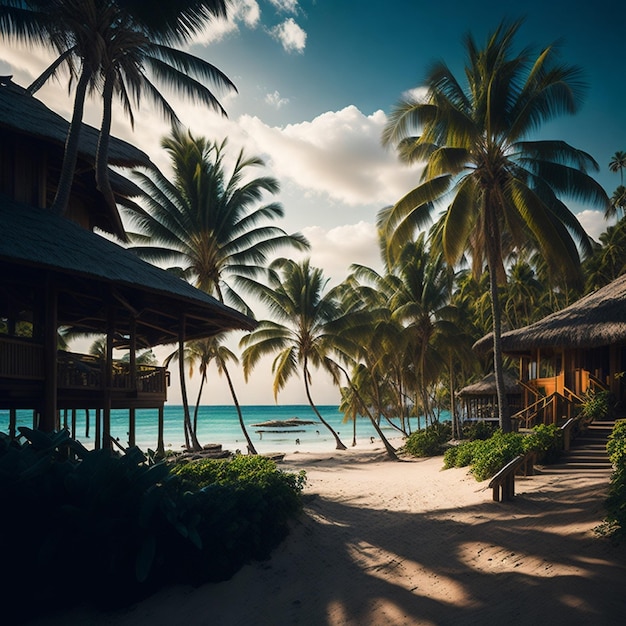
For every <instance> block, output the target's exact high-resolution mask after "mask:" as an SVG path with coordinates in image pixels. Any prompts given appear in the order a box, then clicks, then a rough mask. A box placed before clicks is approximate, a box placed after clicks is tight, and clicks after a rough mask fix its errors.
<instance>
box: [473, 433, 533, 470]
mask: <svg viewBox="0 0 626 626" xmlns="http://www.w3.org/2000/svg"><path fill="white" fill-rule="evenodd" d="M524 437H525V435H522V434H520V433H506V434H504V433H502V431H500V430H498V431H496V432H495V433H494V434H493V436H492V437H491V438H490V439H486V440H485V441H483V442H482V443H481V445H479V446H478V447H477V448H476V450H475V451H474V459H473V461H472V466H471V468H470V472H471V473H472V474H473V475H474V477H475V478H476V480H478V481H483V480H486V479H487V478H491V477H492V476H494V475H495V474H497V473H498V472H499V471H500V470H501V469H502V468H503V467H504V466H505V465H506V464H507V463H509V462H510V461H512V460H513V459H514V458H515V457H516V456H518V455H520V454H523V453H524Z"/></svg>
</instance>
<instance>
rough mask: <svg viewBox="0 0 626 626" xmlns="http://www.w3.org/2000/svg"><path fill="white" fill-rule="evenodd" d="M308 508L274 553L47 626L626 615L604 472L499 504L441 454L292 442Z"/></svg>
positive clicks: (546, 477) (550, 479) (550, 483)
mask: <svg viewBox="0 0 626 626" xmlns="http://www.w3.org/2000/svg"><path fill="white" fill-rule="evenodd" d="M281 467H282V468H283V469H285V470H293V471H298V470H300V469H305V470H306V472H307V476H308V483H307V487H306V489H305V511H304V514H303V515H302V517H301V519H300V520H299V521H298V522H296V523H295V524H294V527H293V530H292V532H291V534H290V535H289V537H288V538H287V539H286V540H285V541H284V542H283V543H282V544H281V545H280V546H279V547H278V548H277V549H276V551H275V552H274V554H273V555H272V558H271V559H270V560H269V561H267V562H263V563H253V564H250V565H247V566H246V567H244V568H243V569H242V570H240V571H239V572H238V573H237V574H236V575H235V576H234V577H233V578H232V579H231V580H229V581H226V582H223V583H219V584H213V585H205V586H202V587H199V588H189V587H182V586H180V587H174V588H169V589H166V590H164V591H162V592H160V593H158V594H156V595H155V596H152V597H151V598H148V599H147V600H145V601H143V602H142V603H140V604H138V605H135V606H132V607H129V608H127V609H125V610H122V611H117V612H114V613H108V614H98V613H94V612H92V611H90V610H86V609H80V610H75V611H72V612H70V613H69V614H65V615H63V616H62V617H58V618H55V619H53V620H46V621H38V622H37V623H38V624H41V625H42V626H43V625H46V626H53V625H54V626H60V625H61V624H63V625H64V626H67V625H74V624H76V625H78V624H86V625H90V626H103V625H105V624H119V625H124V626H130V625H133V626H136V625H148V624H149V625H157V626H158V625H161V624H163V625H165V624H167V625H168V626H172V625H178V624H182V625H184V626H196V625H198V626H199V625H205V624H206V625H207V626H208V625H209V624H211V625H218V626H231V625H232V626H234V625H241V626H244V625H246V626H248V625H268V626H286V625H292V624H293V625H295V624H297V625H312V626H318V625H320V626H322V625H328V626H339V625H343V626H347V625H350V626H352V625H353V626H384V625H393V626H396V625H397V626H400V625H413V624H437V625H448V624H450V625H454V626H459V625H465V624H476V625H481V626H482V625H491V624H498V625H499V624H506V625H507V626H510V625H525V624H532V625H533V626H541V625H543V624H550V625H555V624H556V625H558V624H568V625H570V626H571V625H577V624H580V625H585V626H588V625H594V626H599V625H612V624H622V623H624V619H626V617H625V615H626V602H625V600H624V597H623V593H624V589H626V569H625V567H624V566H625V564H626V558H625V555H626V551H625V549H624V548H616V547H615V546H613V545H611V544H610V543H609V542H608V541H607V540H605V539H600V538H598V537H597V535H596V534H595V533H594V532H593V529H594V528H595V527H596V526H597V525H598V524H599V523H600V522H601V520H602V518H603V515H604V508H603V507H604V499H605V496H606V489H607V487H608V474H607V473H601V474H595V475H593V476H591V477H589V476H581V475H580V474H574V473H571V474H569V473H568V474H549V473H547V472H546V473H538V474H537V475H535V476H532V477H528V478H518V480H517V483H516V492H517V495H516V498H515V500H514V501H513V502H509V503H496V502H494V501H493V500H492V494H491V490H489V489H487V488H486V487H487V485H486V483H478V482H476V481H475V479H474V478H472V477H471V476H469V475H468V474H467V471H466V470H465V469H451V470H445V471H443V470H442V469H441V468H442V458H441V457H437V458H433V459H426V460H408V461H404V462H398V463H395V462H391V461H388V460H386V455H385V454H384V451H383V450H382V449H381V448H380V447H377V448H376V449H372V448H369V449H367V450H363V451H359V450H358V449H356V450H355V449H352V450H348V451H345V452H332V453H323V454H318V453H306V452H301V453H294V454H290V455H287V456H286V457H285V460H284V461H283V463H282V464H281Z"/></svg>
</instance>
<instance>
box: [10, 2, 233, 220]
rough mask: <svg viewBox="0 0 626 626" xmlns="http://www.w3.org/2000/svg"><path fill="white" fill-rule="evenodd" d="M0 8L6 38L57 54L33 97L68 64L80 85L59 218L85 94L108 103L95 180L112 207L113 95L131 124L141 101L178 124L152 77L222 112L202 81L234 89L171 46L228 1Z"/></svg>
mask: <svg viewBox="0 0 626 626" xmlns="http://www.w3.org/2000/svg"><path fill="white" fill-rule="evenodd" d="M0 9H1V12H0V32H2V33H3V34H4V35H5V36H6V37H7V38H9V39H11V38H13V39H16V40H18V41H26V42H32V43H36V44H40V45H44V46H51V47H52V48H53V49H54V50H55V52H56V53H57V54H58V56H57V58H56V59H55V60H54V61H53V62H52V64H51V65H50V66H49V67H48V68H46V70H44V72H43V73H42V74H41V75H40V76H39V77H38V78H37V79H36V80H35V81H34V82H33V83H32V84H31V85H30V87H29V88H28V91H30V93H34V92H35V91H37V90H38V89H39V88H40V87H41V86H42V85H43V84H44V83H45V82H46V81H47V80H48V79H50V78H51V77H53V76H56V75H57V73H58V72H59V70H60V68H61V67H63V66H65V67H66V68H67V69H68V70H69V73H70V78H71V81H70V84H73V83H74V82H76V92H75V96H74V108H73V113H72V120H71V124H70V129H69V133H68V137H67V141H66V147H65V155H64V160H63V166H62V171H61V176H60V180H59V184H58V187H57V193H56V196H55V200H54V202H53V206H52V208H53V209H54V210H56V211H57V212H58V213H60V214H62V213H64V212H65V211H66V209H67V203H68V200H69V195H70V190H71V185H72V179H73V177H74V170H75V166H76V159H77V154H78V145H79V138H80V131H81V126H82V118H83V110H84V106H85V100H86V96H87V93H88V91H92V92H97V91H98V92H99V91H101V94H102V98H103V117H102V125H101V132H100V139H99V142H98V149H97V155H96V180H97V183H98V187H99V188H100V190H101V191H102V193H103V194H104V197H105V199H106V200H107V201H108V202H109V203H110V204H111V206H115V199H114V196H113V193H112V191H111V188H110V183H109V179H108V168H107V161H108V146H109V135H110V128H111V115H112V101H113V96H114V95H115V94H117V95H118V96H119V97H120V100H121V102H122V104H123V107H124V109H125V111H126V113H127V114H128V115H129V117H130V121H131V124H132V123H133V120H134V114H133V106H132V105H133V103H134V104H136V105H138V104H139V101H140V98H141V97H145V98H148V99H149V100H151V101H152V102H154V104H155V105H156V108H157V109H158V110H160V111H161V112H162V113H163V114H164V115H165V116H166V118H167V119H168V120H170V122H172V123H178V118H177V117H176V114H175V113H174V111H173V109H172V108H171V106H170V105H169V103H168V102H167V100H166V99H165V97H164V96H163V95H162V93H161V92H160V91H159V90H158V89H157V88H156V86H155V85H154V84H153V82H152V79H153V78H156V79H157V80H159V81H162V82H164V83H165V84H167V85H168V86H169V87H173V88H174V89H176V90H177V91H178V92H179V93H181V94H184V95H185V96H188V97H190V98H191V99H192V100H193V101H194V102H199V103H202V104H205V105H208V106H209V107H211V108H213V109H215V110H218V111H220V112H221V113H224V114H225V112H224V111H223V109H222V107H221V105H220V104H219V102H218V100H217V99H216V97H215V96H214V94H213V93H212V92H211V90H209V89H208V88H207V87H206V86H205V85H204V84H203V83H204V82H209V83H211V84H213V85H215V86H217V87H218V88H225V89H234V88H235V87H234V85H233V84H232V82H231V81H230V80H229V79H228V78H227V77H226V76H225V75H224V74H223V73H222V72H220V71H219V70H218V69H217V68H215V67H214V66H213V65H211V64H210V63H207V62H205V61H203V60H201V59H199V58H197V57H194V56H193V55H190V54H188V53H186V52H183V51H181V50H178V49H176V48H174V47H172V45H168V44H179V43H184V42H185V41H187V40H188V39H189V37H190V36H191V35H192V34H194V33H195V32H197V31H198V30H199V29H200V28H201V27H202V26H203V25H204V24H205V23H206V21H207V20H208V19H210V18H212V17H215V16H225V15H226V2H225V0H183V1H182V2H181V1H179V0H176V1H173V0H172V1H166V2H160V3H158V6H156V5H155V4H154V3H148V2H145V0H109V1H102V0H59V1H58V2H49V1H47V0H25V1H23V2H21V1H20V2H18V1H16V0H0ZM146 70H147V72H148V73H147V72H146Z"/></svg>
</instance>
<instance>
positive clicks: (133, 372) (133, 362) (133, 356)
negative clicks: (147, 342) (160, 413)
mask: <svg viewBox="0 0 626 626" xmlns="http://www.w3.org/2000/svg"><path fill="white" fill-rule="evenodd" d="M129 350H130V354H129V367H130V387H131V392H132V393H131V400H130V402H131V403H132V402H133V398H136V397H137V395H138V394H139V389H138V388H137V323H136V319H135V316H134V315H131V318H130V346H129ZM135 428H136V421H135V407H134V406H131V407H130V408H129V410H128V445H129V446H130V447H131V448H132V447H133V446H134V445H135Z"/></svg>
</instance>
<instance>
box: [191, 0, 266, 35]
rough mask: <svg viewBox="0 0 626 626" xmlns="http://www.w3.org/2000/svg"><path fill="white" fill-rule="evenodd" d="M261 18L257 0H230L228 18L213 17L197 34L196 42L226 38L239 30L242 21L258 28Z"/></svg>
mask: <svg viewBox="0 0 626 626" xmlns="http://www.w3.org/2000/svg"><path fill="white" fill-rule="evenodd" d="M260 20H261V9H260V8H259V3H258V2H257V1H256V0H230V3H229V6H228V15H227V18H226V19H212V20H211V21H210V22H209V23H208V24H207V25H206V26H205V28H204V29H203V30H202V32H201V33H199V34H198V35H196V37H195V38H194V43H199V44H205V45H206V44H210V43H215V42H217V41H220V40H222V39H224V37H226V36H227V35H230V34H231V33H236V32H237V31H238V30H239V24H240V23H242V24H243V25H244V26H246V27H247V28H256V27H257V26H258V24H259V22H260Z"/></svg>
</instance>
